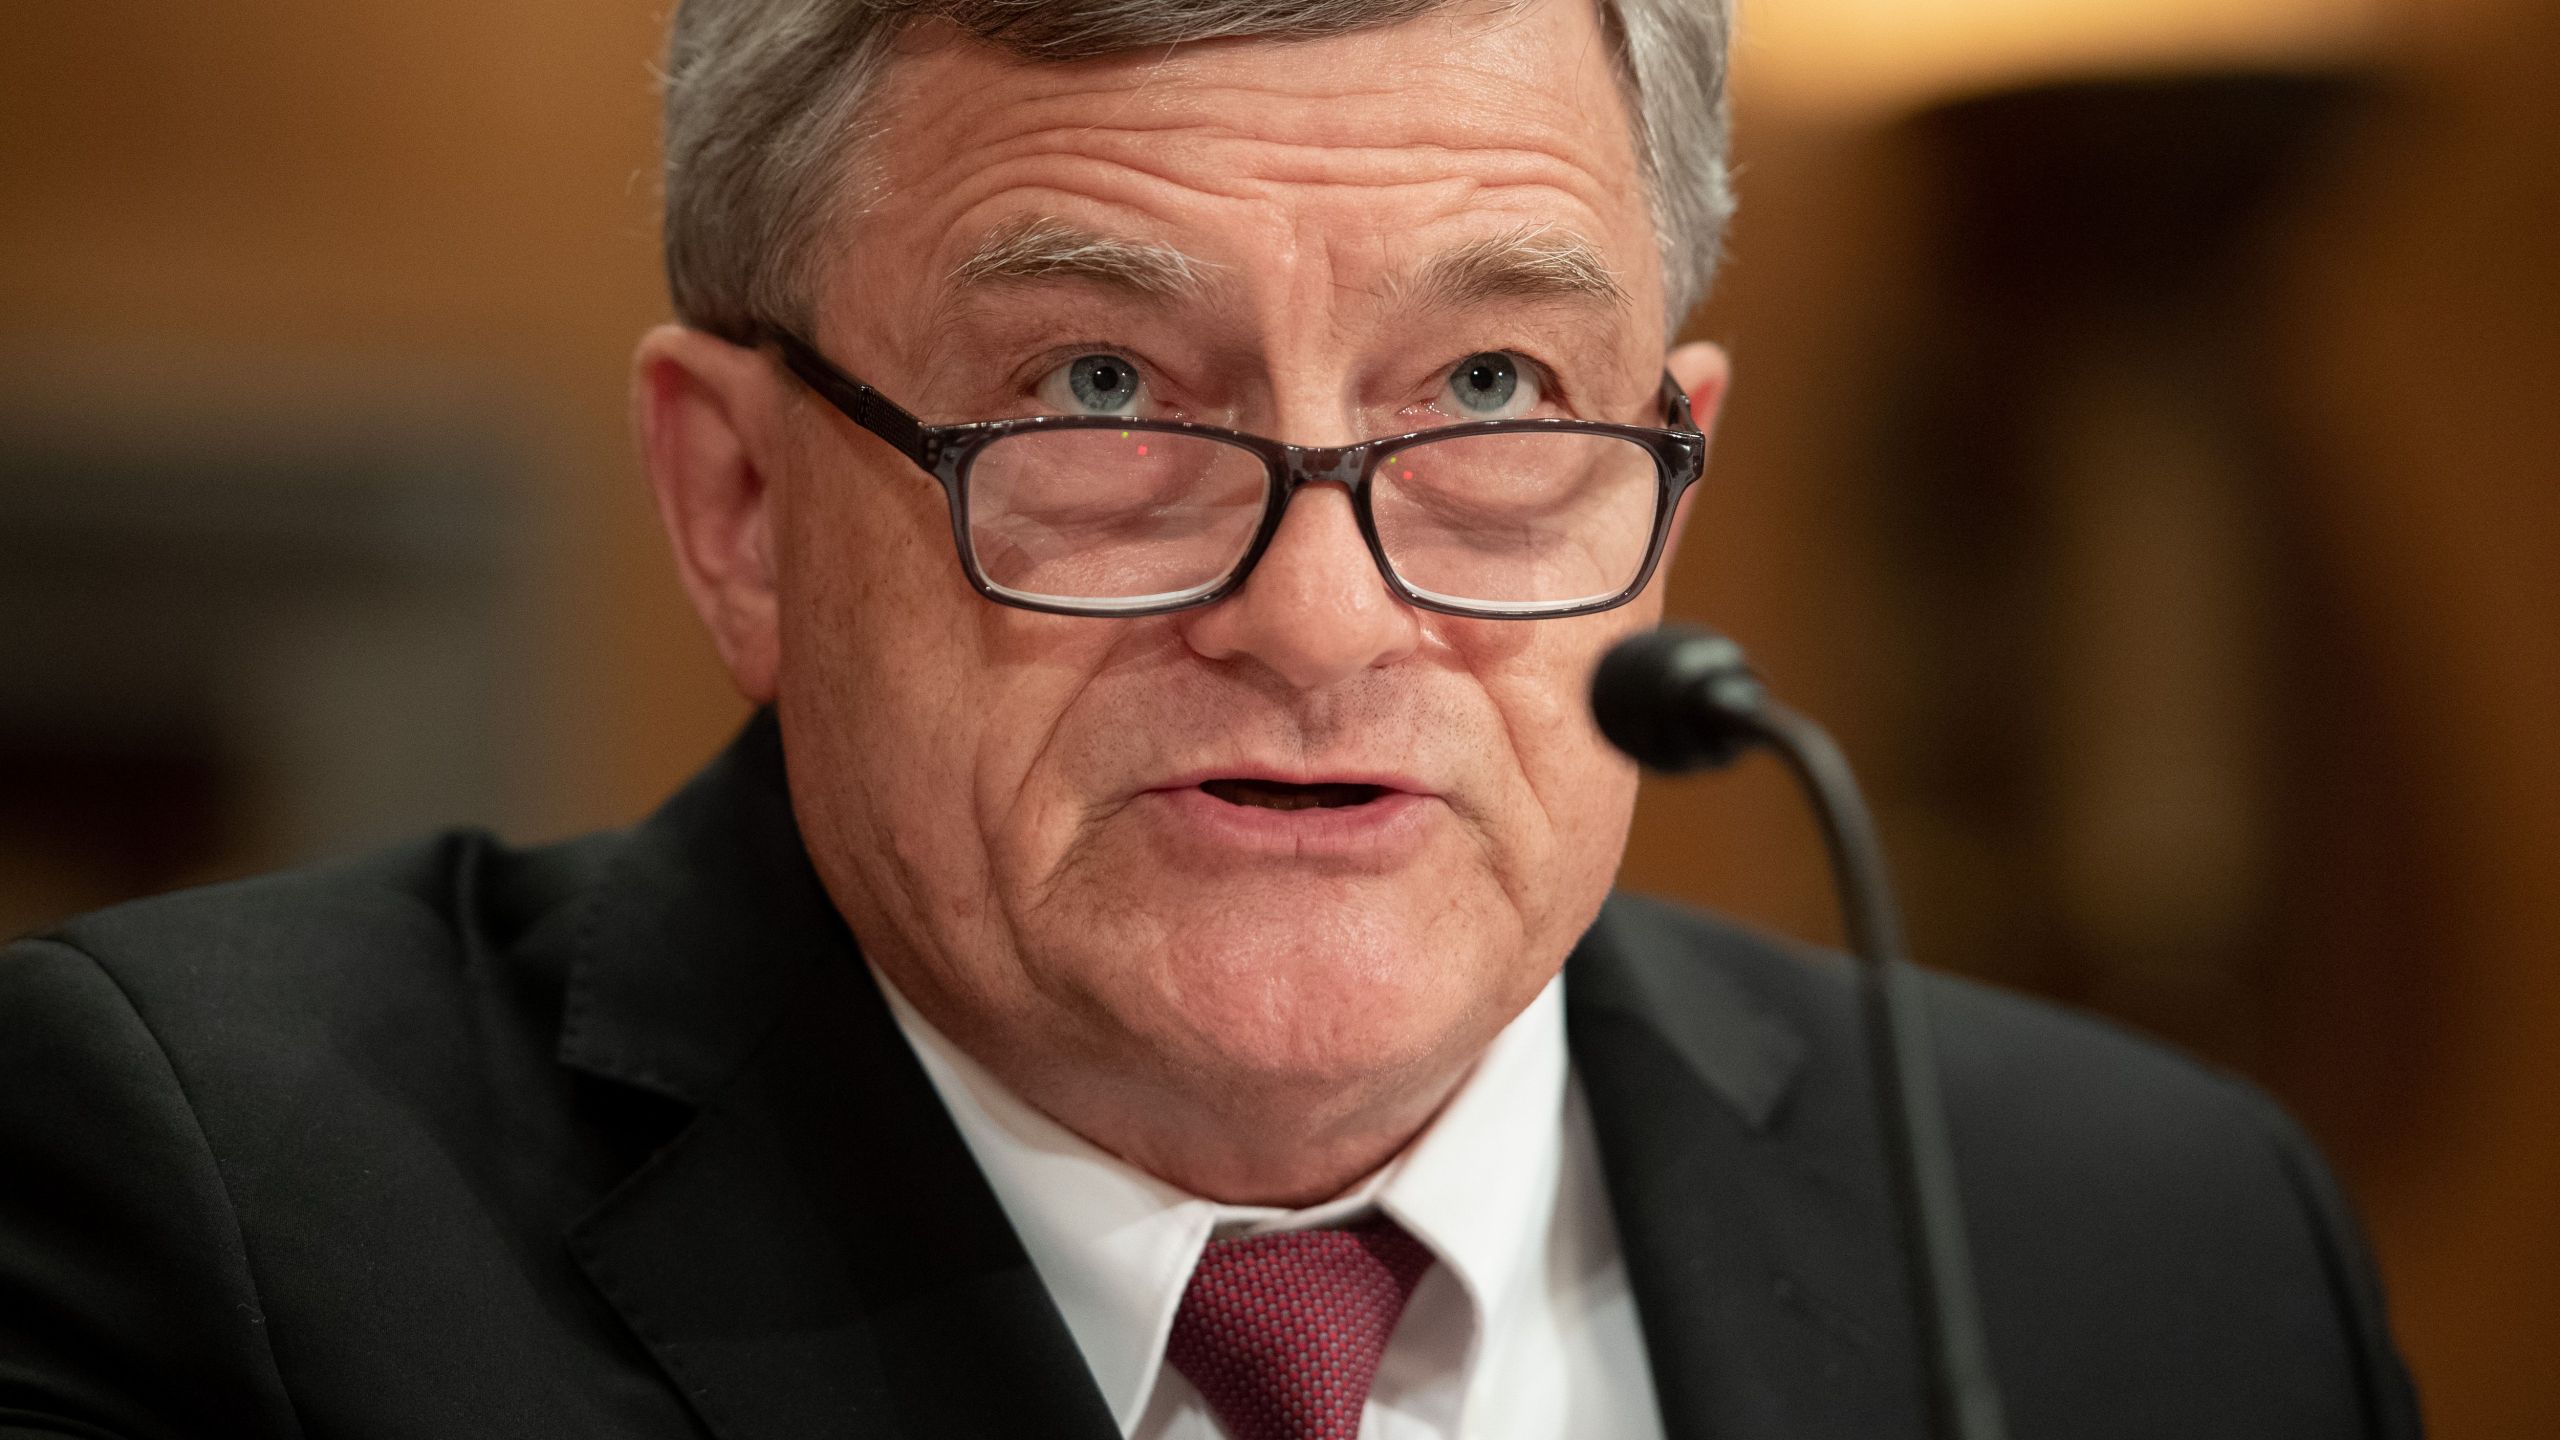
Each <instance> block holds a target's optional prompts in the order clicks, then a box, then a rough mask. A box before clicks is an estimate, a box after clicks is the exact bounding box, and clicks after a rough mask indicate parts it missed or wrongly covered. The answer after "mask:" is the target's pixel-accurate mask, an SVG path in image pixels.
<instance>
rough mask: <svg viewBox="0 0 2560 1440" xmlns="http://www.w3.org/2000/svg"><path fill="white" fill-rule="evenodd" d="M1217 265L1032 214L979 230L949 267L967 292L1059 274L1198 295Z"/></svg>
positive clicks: (1154, 295) (1162, 295)
mask: <svg viewBox="0 0 2560 1440" xmlns="http://www.w3.org/2000/svg"><path fill="white" fill-rule="evenodd" d="M1217 268H1218V267H1216V266H1214V265H1211V264H1210V263H1208V262H1207V261H1205V260H1195V259H1193V258H1191V257H1190V256H1188V255H1185V254H1183V253H1182V252H1181V251H1179V250H1176V249H1174V248H1173V247H1171V246H1169V245H1157V244H1152V243H1149V242H1146V241H1141V240H1125V239H1121V238H1119V237H1117V236H1111V235H1102V234H1097V233H1095V232H1093V231H1090V230H1084V229H1080V228H1078V227H1077V226H1074V225H1070V224H1068V223H1067V222H1065V221H1063V220H1057V219H1052V218H1050V217H1048V216H1043V215H1034V216H1026V217H1024V218H1022V219H1018V220H1011V221H1007V222H1006V223H1004V224H1001V225H998V226H997V227H995V228H994V229H992V230H990V231H988V232H987V233H986V234H985V235H984V236H982V237H980V239H979V241H978V245H977V248H976V249H974V250H972V251H971V252H970V253H969V256H968V258H967V259H965V260H962V261H961V262H960V263H959V264H958V265H957V266H955V267H953V269H952V271H951V288H952V289H953V290H954V291H955V292H958V291H967V290H972V289H979V288H988V287H997V286H1005V285H1034V284H1044V283H1050V282H1055V281H1060V280H1068V281H1083V282H1085V283H1088V284H1095V285H1102V286H1105V287H1108V288H1110V289H1114V290H1120V291H1124V292H1127V293H1129V294H1132V295H1141V296H1145V297H1147V298H1149V299H1157V300H1179V299H1189V298H1193V297H1196V296H1198V295H1199V294H1200V293H1201V292H1202V291H1204V290H1206V289H1207V288H1208V286H1209V279H1210V276H1211V274H1212V273H1213V272H1214V271H1215V270H1216V269H1217Z"/></svg>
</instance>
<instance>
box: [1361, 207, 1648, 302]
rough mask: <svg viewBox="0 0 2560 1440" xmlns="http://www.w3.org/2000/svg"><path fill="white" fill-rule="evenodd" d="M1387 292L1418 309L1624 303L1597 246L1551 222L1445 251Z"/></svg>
mask: <svg viewBox="0 0 2560 1440" xmlns="http://www.w3.org/2000/svg"><path fill="white" fill-rule="evenodd" d="M1389 293H1390V294H1391V295H1392V296H1393V298H1396V299H1398V300H1402V301H1405V302H1407V303H1410V304H1414V305H1417V306H1420V307H1423V308H1435V307H1449V308H1458V307H1462V306H1469V305H1481V304H1485V303H1487V302H1488V301H1495V300H1579V301H1595V302H1598V303H1601V304H1605V305H1608V306H1610V307H1611V308H1614V309H1624V308H1626V307H1627V305H1628V303H1629V301H1628V298H1627V288H1626V286H1624V285H1622V284H1620V283H1618V276H1617V273H1616V272H1615V271H1613V270H1611V269H1610V268H1609V263H1608V262H1607V261H1606V260H1603V259H1601V258H1600V251H1599V249H1598V247H1596V246H1594V245H1593V244H1592V243H1591V242H1590V241H1588V240H1585V239H1583V238H1582V237H1581V236H1579V235H1576V234H1574V233H1573V232H1571V231H1569V230H1560V229H1557V228H1556V227H1554V226H1552V225H1523V226H1520V227H1519V228H1517V229H1514V230H1509V231H1505V232H1503V233H1502V234H1499V235H1488V236H1486V237H1484V238H1483V239H1481V240H1470V241H1468V242H1467V243H1465V244H1463V245H1459V246H1457V247H1455V248H1453V249H1449V250H1444V251H1442V252H1440V253H1439V254H1438V255H1435V256H1433V257H1432V258H1431V259H1430V260H1429V261H1427V262H1425V263H1424V264H1423V266H1422V268H1421V270H1420V271H1419V272H1418V273H1417V274H1415V275H1414V276H1413V277H1412V278H1410V279H1398V280H1395V281H1393V282H1391V288H1390V292H1389Z"/></svg>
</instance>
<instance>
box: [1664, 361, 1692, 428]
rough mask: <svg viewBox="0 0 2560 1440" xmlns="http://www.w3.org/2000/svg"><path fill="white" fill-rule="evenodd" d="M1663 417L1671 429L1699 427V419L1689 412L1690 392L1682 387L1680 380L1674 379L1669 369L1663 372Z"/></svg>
mask: <svg viewBox="0 0 2560 1440" xmlns="http://www.w3.org/2000/svg"><path fill="white" fill-rule="evenodd" d="M1662 417H1663V420H1664V422H1665V424H1666V426H1667V428H1669V429H1673V430H1695V429H1697V428H1698V422H1697V420H1696V419H1695V418H1694V417H1692V416H1691V415H1690V413H1689V392H1688V391H1686V390H1683V389H1681V388H1680V382H1679V381H1677V380H1674V379H1672V378H1671V372H1670V371H1668V370H1665V371H1663V372H1662Z"/></svg>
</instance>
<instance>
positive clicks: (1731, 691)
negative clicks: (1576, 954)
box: [1591, 626, 2008, 1440]
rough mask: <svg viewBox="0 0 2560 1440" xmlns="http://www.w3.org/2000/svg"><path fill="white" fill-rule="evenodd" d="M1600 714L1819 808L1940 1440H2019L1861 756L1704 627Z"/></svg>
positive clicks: (1607, 722)
mask: <svg viewBox="0 0 2560 1440" xmlns="http://www.w3.org/2000/svg"><path fill="white" fill-rule="evenodd" d="M1591 710H1592V714H1593V717H1594V718H1595V719H1597V720H1598V721H1599V723H1600V733H1601V734H1603V735H1605V736H1607V737H1608V739H1609V743H1610V744H1612V745H1615V746H1616V747H1618V749H1620V750H1622V751H1624V752H1625V753H1626V754H1627V755H1628V756H1629V757H1630V758H1632V759H1633V760H1635V761H1636V763H1638V764H1640V765H1643V766H1645V767H1646V768H1648V769H1651V770H1657V771H1661V772H1664V773H1667V774H1683V773H1686V772H1689V771H1693V770H1716V769H1722V768H1724V767H1725V766H1727V765H1730V764H1732V763H1733V762H1734V761H1736V760H1738V759H1740V758H1742V756H1743V755H1744V754H1746V753H1748V752H1749V751H1751V750H1752V749H1754V748H1755V747H1757V746H1761V745H1766V746H1768V747H1769V748H1771V749H1773V750H1775V751H1777V752H1778V757H1779V758H1780V759H1781V760H1784V761H1785V762H1786V764H1787V768H1788V769H1789V770H1791V771H1792V772H1794V774H1795V777H1796V781H1797V783H1798V784H1799V785H1800V786H1801V787H1802V788H1803V790H1804V792H1805V795H1806V798H1807V799H1808V800H1810V801H1811V802H1812V804H1813V808H1814V813H1815V814H1816V815H1817V816H1818V817H1819V818H1820V820H1821V822H1822V838H1823V843H1824V845H1825V847H1826V848H1827V849H1828V850H1829V852H1830V855H1831V869H1832V876H1833V879H1834V881H1835V883H1836V885H1837V887H1838V889H1839V892H1840V903H1841V909H1842V912H1843V916H1844V919H1845V921H1846V924H1847V929H1848V934H1849V948H1850V950H1851V951H1852V952H1853V953H1855V954H1856V956H1857V957H1858V961H1859V964H1858V967H1857V975H1858V996H1859V1008H1860V1013H1861V1018H1862V1019H1863V1021H1864V1025H1865V1040H1866V1048H1867V1066H1868V1069H1869V1071H1870V1072H1872V1074H1873V1076H1874V1080H1875V1088H1876V1096H1875V1098H1876V1111H1877V1128H1878V1130H1879V1131H1880V1132H1881V1133H1882V1135H1883V1137H1884V1146H1885V1160H1886V1167H1885V1168H1886V1174H1887V1177H1888V1180H1889V1182H1890V1183H1891V1185H1892V1187H1893V1192H1894V1207H1895V1210H1896V1211H1897V1213H1898V1217H1899V1219H1900V1221H1901V1225H1902V1235H1903V1252H1904V1256H1905V1258H1906V1260H1907V1262H1908V1264H1909V1266H1910V1281H1911V1300H1912V1309H1913V1320H1914V1323H1915V1324H1916V1325H1917V1327H1918V1330H1919V1334H1920V1341H1921V1357H1922V1360H1923V1363H1924V1365H1925V1367H1926V1377H1925V1378H1926V1382H1927V1383H1926V1386H1925V1389H1926V1392H1927V1394H1928V1397H1929V1421H1930V1425H1929V1430H1930V1434H1931V1435H1933V1436H1935V1437H1937V1440H2006V1437H2007V1435H2008V1422H2007V1421H2006V1419H2005V1418H2004V1417H2003V1413H2002V1407H2001V1403H2000V1390H1999V1385H1998V1383H1997V1382H1996V1381H1995V1380H1994V1379H1993V1377H1992V1374H1991V1355H1990V1347H1989V1345H1988V1344H1987V1343H1986V1341H1985V1340H1984V1338H1983V1333H1982V1303H1981V1299H1980V1297H1979V1295H1978V1294H1977V1292H1976V1290H1975V1288H1974V1279H1973V1257H1972V1253H1971V1250H1970V1247H1969V1246H1968V1244H1967V1242H1966V1239H1965V1233H1964V1210H1963V1205H1962V1201H1961V1199H1960V1197H1959V1196H1958V1194H1957V1188H1956V1172H1955V1157H1954V1153H1953V1151H1952V1149H1951V1147H1950V1146H1949V1144H1948V1140H1947V1115H1946V1109H1945V1107H1944V1106H1943V1105H1942V1104H1941V1103H1940V1101H1939V1097H1938V1072H1937V1061H1936V1056H1935V1053H1934V1052H1933V1051H1932V1050H1931V1049H1930V1045H1929V1034H1928V1017H1927V1015H1926V1014H1925V1013H1924V1006H1925V999H1924V997H1923V996H1922V995H1921V993H1920V988H1919V973H1918V972H1917V971H1916V970H1914V969H1913V968H1912V966H1911V964H1910V963H1909V962H1908V961H1907V960H1906V959H1905V958H1904V957H1903V949H1902V924H1901V919H1900V917H1899V915H1897V913H1896V912H1895V910H1894V903H1893V887H1892V884H1891V882H1890V881H1889V880H1887V878H1886V876H1885V867H1884V847H1883V845H1882V844H1881V843H1880V842H1879V840H1878V839H1877V836H1876V828H1875V819H1874V817H1873V816H1872V815H1870V814H1869V813H1868V810H1867V805H1866V801H1865V799H1864V797H1862V796H1861V795H1860V794H1859V792H1858V782H1857V779H1856V777H1855V776H1854V775H1852V774H1851V773H1850V770H1849V762H1848V759H1847V757H1846V756H1844V755H1842V754H1841V753H1840V747H1839V746H1838V745H1836V744H1834V743H1833V742H1832V739H1831V737H1830V735H1829V734H1827V733H1826V732H1824V730H1823V729H1822V727H1821V726H1819V725H1816V724H1815V723H1813V722H1812V721H1811V720H1809V719H1806V718H1805V717H1804V716H1802V715H1799V714H1797V713H1796V712H1795V711H1793V710H1790V709H1788V708H1787V707H1786V706H1784V705H1782V704H1779V703H1778V701H1777V700H1776V699H1774V698H1773V697H1771V696H1770V694H1769V691H1768V687H1767V686H1765V685H1763V684H1762V683H1761V681H1760V677H1759V676H1757V675H1755V674H1753V673H1752V670H1751V665H1750V662H1749V661H1748V660H1746V659H1745V658H1744V657H1743V653H1742V647H1741V646H1739V645H1736V644H1734V643H1733V642H1732V641H1731V640H1728V639H1726V638H1725V637H1723V636H1721V635H1717V634H1714V633H1712V632H1710V631H1705V630H1692V629H1687V628H1684V627H1680V626H1664V627H1663V628H1661V629H1659V630H1653V631H1648V632H1646V633H1644V634H1640V635H1634V636H1630V637H1628V638H1627V639H1625V640H1622V641H1620V642H1619V643H1618V644H1617V645H1616V646H1614V647H1612V648H1611V649H1610V651H1609V653H1608V654H1607V655H1606V656H1604V657H1603V658H1602V659H1601V661H1600V668H1599V669H1598V670H1597V671H1596V672H1594V673H1593V675H1592V677H1591Z"/></svg>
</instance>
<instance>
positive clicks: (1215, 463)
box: [765, 328, 1706, 620]
mask: <svg viewBox="0 0 2560 1440" xmlns="http://www.w3.org/2000/svg"><path fill="white" fill-rule="evenodd" d="M765 333H766V335H767V337H768V338H769V339H770V340H771V341H772V343H773V345H774V347H775V348H776V350H777V351H779V353H780V355H781V358H782V362H783V364H784V365H785V366H786V367H788V368H789V370H790V371H791V373H792V374H793V375H795V376H797V377H798V378H799V380H800V382H801V383H802V384H804V385H806V386H808V387H809V389H810V390H811V391H813V392H814V393H816V395H817V396H818V397H819V398H820V399H822V400H825V401H826V402H827V403H828V404H829V405H832V406H834V407H835V408H836V409H837V410H839V411H841V412H843V414H844V415H845V417H846V418H847V419H849V420H851V421H852V422H853V423H854V424H856V425H859V426H861V427H862V428H863V429H865V430H868V431H870V432H871V433H872V434H874V435H877V436H879V437H880V438H881V439H882V440H885V441H887V442H888V443H889V444H890V445H891V446H892V447H893V448H895V449H896V450H897V451H898V452H899V453H900V454H903V455H905V456H906V457H907V458H908V459H909V460H912V461H914V462H915V464H916V465H917V466H918V467H919V468H920V469H922V470H923V471H924V472H925V473H926V474H928V475H931V476H932V477H933V478H934V479H936V480H938V481H940V482H941V483H942V489H943V493H944V494H945V496H946V497H947V498H948V499H949V500H950V504H951V534H952V539H953V540H954V541H955V542H956V543H957V544H958V546H959V548H960V564H961V568H962V570H963V571H964V572H965V573H966V574H967V576H968V579H969V583H970V585H971V586H973V587H974V588H975V589H976V590H977V591H978V593H979V594H981V595H984V596H985V597H987V598H988V599H990V600H993V601H996V602H998V603H1000V604H1005V605H1014V606H1019V607H1021V608H1022V609H1025V610H1040V611H1046V612H1049V613H1052V614H1059V615H1102V616H1138V615H1161V614H1165V613H1168V612H1170V611H1175V610H1188V609H1191V608H1193V607H1195V606H1202V605H1212V604H1215V603H1217V602H1218V601H1220V600H1223V599H1225V598H1226V597H1227V596H1229V595H1232V594H1234V593H1235V592H1236V591H1237V590H1238V589H1240V588H1242V586H1243V585H1244V583H1245V579H1246V577H1247V576H1249V575H1251V574H1252V573H1253V567H1254V563H1255V562H1256V561H1258V560H1260V559H1261V558H1262V553H1263V551H1265V550H1266V549H1268V548H1269V547H1270V544H1271V538H1272V536H1274V535H1276V534H1277V533H1279V530H1280V521H1281V518H1282V516H1284V515H1285V514H1286V513H1287V511H1288V507H1289V500H1290V497H1291V496H1293V495H1295V494H1296V493H1297V492H1298V491H1300V490H1302V489H1304V488H1306V487H1307V486H1309V485H1325V484H1334V485H1340V486H1342V487H1343V488H1344V489H1345V490H1347V491H1348V492H1349V493H1350V497H1351V508H1352V513H1353V515H1354V516H1356V517H1357V519H1358V522H1359V526H1360V534H1361V537H1362V538H1363V539H1364V540H1366V541H1367V542H1368V546H1369V553H1370V555H1371V557H1372V558H1374V559H1375V560H1376V561H1377V564H1378V572H1379V573H1380V574H1381V575H1383V576H1385V577H1386V581H1387V587H1388V589H1390V590H1391V591H1393V592H1394V593H1395V594H1396V595H1397V596H1398V597H1399V598H1401V599H1403V600H1404V601H1405V602H1407V603H1408V604H1412V605H1417V606H1420V607H1421V608H1423V609H1426V610H1437V611H1441V612H1443V613H1446V614H1451V615H1471V616H1480V617H1485V618H1491V619H1505V620H1531V619H1550V618H1557V617H1562V616H1567V615H1589V614H1593V613H1595V612H1598V611H1602V610H1607V609H1610V608H1612V607H1614V606H1618V605H1623V604H1625V603H1626V602H1628V601H1629V600H1632V599H1634V598H1635V597H1636V595H1637V594H1638V593H1640V592H1641V591H1642V590H1643V589H1644V587H1645V582H1646V581H1648V580H1650V579H1652V578H1653V572H1654V567H1656V566H1657V565H1659V564H1660V563H1661V561H1662V550H1663V546H1664V544H1665V542H1666V541H1667V540H1668V538H1669V536H1670V531H1671V517H1672V514H1673V512H1674V511H1675V509H1676V508H1677V507H1678V505H1679V501H1680V496H1681V495H1682V494H1683V493H1684V492H1686V491H1687V490H1688V488H1689V487H1690V486H1691V485H1693V484H1695V483H1696V482H1697V479H1698V476H1699V474H1700V472H1701V471H1702V469H1703V468H1704V466H1705V463H1706V437H1705V436H1704V435H1702V434H1700V433H1699V432H1698V430H1697V427H1696V425H1695V424H1694V423H1693V422H1692V420H1691V419H1690V414H1689V401H1688V397H1687V396H1685V395H1683V394H1681V393H1680V387H1679V386H1678V385H1677V384H1675V383H1673V382H1672V380H1671V377H1670V376H1668V375H1665V376H1664V377H1663V384H1662V397H1661V398H1662V405H1663V408H1664V411H1665V413H1666V415H1667V417H1668V418H1669V420H1670V422H1671V424H1670V428H1667V429H1656V428H1653V427H1650V426H1644V425H1615V424H1609V423H1606V422H1603V421H1596V420H1478V421H1467V422H1462V423H1459V424H1455V425H1449V426H1444V427H1441V428H1438V429H1431V430H1417V431H1414V432H1412V433H1410V434H1404V435H1390V436H1386V437H1383V438H1381V439H1376V440H1366V441H1362V442H1361V443H1359V444H1357V445H1344V446H1332V447H1324V446H1301V445H1288V444H1283V443H1282V442H1280V441H1277V440H1269V439H1265V438H1263V437H1262V436H1259V435H1249V434H1246V433H1244V432H1242V431H1238V430H1226V429H1221V428H1219V427H1217V426H1214V425H1199V424H1193V423H1191V422H1189V421H1181V420H1138V419H1126V420H1124V419H1119V418H1117V417H1112V416H1094V415H1040V416H1032V417H1029V418H1025V419H1019V420H984V421H978V422H975V423H971V424H965V425H927V424H925V423H923V422H922V421H920V420H918V419H916V417H915V416H913V415H911V414H909V413H907V412H906V411H905V410H903V409H900V408H899V407H898V406H897V405H895V404H893V403H891V402H890V401H889V399H888V398H887V397H885V396H883V395H882V394H881V393H880V392H879V391H877V390H875V389H873V388H872V387H871V386H869V385H866V384H864V383H863V382H862V381H860V380H856V379H855V378H853V377H852V376H851V375H848V374H846V373H845V372H844V371H843V370H841V369H838V368H837V367H836V365H835V363H834V362H833V361H830V360H829V359H827V357H826V356H824V355H822V354H820V353H819V352H818V350H817V347H815V346H813V345H811V344H809V343H808V342H807V341H805V340H803V339H801V338H800V337H798V336H797V335H794V334H792V333H791V332H790V331H788V330H783V329H780V328H768V329H767V330H766V332H765Z"/></svg>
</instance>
